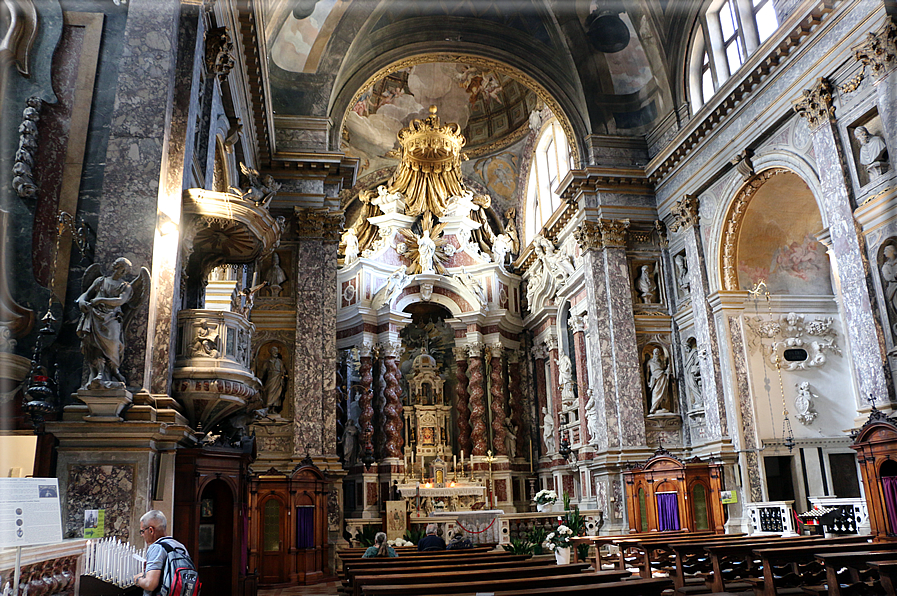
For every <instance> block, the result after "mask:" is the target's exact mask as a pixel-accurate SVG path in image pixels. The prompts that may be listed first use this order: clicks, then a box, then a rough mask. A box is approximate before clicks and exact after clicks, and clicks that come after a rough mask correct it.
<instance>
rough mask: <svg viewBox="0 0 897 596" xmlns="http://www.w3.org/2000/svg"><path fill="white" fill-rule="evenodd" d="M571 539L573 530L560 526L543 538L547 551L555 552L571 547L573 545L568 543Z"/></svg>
mask: <svg viewBox="0 0 897 596" xmlns="http://www.w3.org/2000/svg"><path fill="white" fill-rule="evenodd" d="M571 538H573V530H571V529H570V528H568V527H567V526H565V525H563V524H561V525H560V526H558V529H557V530H555V531H554V532H549V534H548V536H546V537H545V542H547V543H548V548H549V549H551V550H552V551H556V550H557V549H559V548H570V547H571V546H573V543H572V542H571V541H570V539H571Z"/></svg>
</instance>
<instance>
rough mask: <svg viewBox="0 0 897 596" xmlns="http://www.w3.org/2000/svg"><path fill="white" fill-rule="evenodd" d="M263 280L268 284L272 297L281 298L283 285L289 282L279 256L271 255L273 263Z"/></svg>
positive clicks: (266, 270)
mask: <svg viewBox="0 0 897 596" xmlns="http://www.w3.org/2000/svg"><path fill="white" fill-rule="evenodd" d="M262 279H264V280H265V281H266V282H268V291H270V292H271V295H272V296H274V297H277V296H280V292H281V291H283V284H284V282H285V281H286V280H287V274H286V272H285V271H284V270H283V267H281V266H280V255H279V254H277V253H274V254H272V255H271V263H270V264H269V265H268V268H267V269H265V274H264V275H263V276H262Z"/></svg>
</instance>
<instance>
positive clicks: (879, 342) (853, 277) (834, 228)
mask: <svg viewBox="0 0 897 596" xmlns="http://www.w3.org/2000/svg"><path fill="white" fill-rule="evenodd" d="M892 101H893V100H892ZM794 110H795V111H796V112H797V113H798V114H799V115H800V116H801V117H803V118H804V119H806V121H807V124H808V125H809V127H810V131H811V137H812V139H813V151H814V153H815V155H816V162H817V164H818V170H819V172H820V173H821V179H820V185H821V187H822V193H821V195H822V196H821V199H822V208H823V211H824V212H825V213H826V215H827V217H828V224H829V231H830V233H831V238H832V254H833V256H834V259H835V264H836V271H837V274H836V281H837V286H838V287H837V292H838V293H839V296H840V299H841V305H842V308H843V312H844V317H845V321H844V323H845V328H846V332H847V340H848V341H849V342H850V351H851V355H852V359H853V368H854V371H855V375H856V379H855V380H856V385H857V390H858V392H859V395H858V398H859V400H861V401H860V403H859V404H857V405H858V406H861V405H863V404H864V402H865V400H867V399H869V397H870V396H871V397H873V398H874V399H876V400H889V401H893V400H894V386H893V384H892V379H891V376H890V368H889V367H888V366H887V356H886V350H885V342H884V334H883V331H882V328H881V324H880V322H879V321H878V319H876V317H875V315H874V313H875V311H876V304H875V290H874V288H873V287H872V277H871V274H870V271H869V263H868V261H867V260H866V259H865V258H864V255H865V254H866V251H865V240H864V238H863V236H862V235H861V234H860V233H859V230H858V229H857V225H856V222H855V220H854V217H853V207H852V205H851V201H850V191H849V190H848V189H849V186H850V185H849V182H848V180H847V179H846V174H845V172H847V168H846V167H845V164H844V161H843V155H842V154H841V149H840V147H841V145H840V143H839V141H838V137H837V134H838V131H837V128H836V125H835V122H834V120H835V106H834V104H833V103H832V86H831V84H830V83H829V82H828V81H827V80H826V79H824V78H820V79H818V80H817V81H816V84H815V85H814V86H813V87H811V88H810V89H804V91H803V96H802V97H801V98H800V99H798V100H795V101H794ZM882 120H883V121H884V115H883V116H882Z"/></svg>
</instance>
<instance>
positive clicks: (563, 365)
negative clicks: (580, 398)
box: [555, 354, 576, 408]
mask: <svg viewBox="0 0 897 596" xmlns="http://www.w3.org/2000/svg"><path fill="white" fill-rule="evenodd" d="M555 362H557V365H558V382H559V383H560V385H561V403H563V404H564V407H565V408H570V407H573V406H574V405H575V403H576V394H575V393H573V384H574V383H575V380H574V379H573V362H572V361H571V360H570V357H569V356H567V355H566V354H561V356H560V358H558V359H557V360H556V361H555Z"/></svg>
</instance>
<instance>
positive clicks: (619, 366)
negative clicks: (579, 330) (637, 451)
mask: <svg viewBox="0 0 897 596" xmlns="http://www.w3.org/2000/svg"><path fill="white" fill-rule="evenodd" d="M628 228H629V220H625V219H599V220H597V221H591V220H586V221H584V222H583V223H582V225H581V226H580V227H579V229H578V230H577V231H576V238H577V241H578V242H579V243H580V247H581V248H582V250H583V252H584V254H585V257H584V262H585V267H586V275H585V282H586V292H587V295H588V300H589V304H591V305H594V308H593V310H592V311H591V312H590V316H589V325H590V331H589V334H588V339H589V341H591V342H592V349H590V350H588V352H589V353H590V354H592V355H593V357H594V358H595V361H596V362H597V363H598V366H596V367H594V369H593V371H594V372H596V374H597V375H598V376H599V377H600V378H598V379H596V383H595V387H593V391H597V395H596V397H595V401H596V407H597V408H598V414H599V416H598V422H599V425H598V438H597V446H598V448H599V449H601V448H609V447H625V446H639V445H644V444H645V414H646V412H645V396H644V392H643V389H642V381H641V373H640V370H641V364H640V362H639V356H638V344H637V343H636V337H635V319H634V317H633V314H632V312H633V303H632V283H631V281H630V279H629V265H628V260H627V258H626V230H627V229H628ZM602 414H603V415H602Z"/></svg>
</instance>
